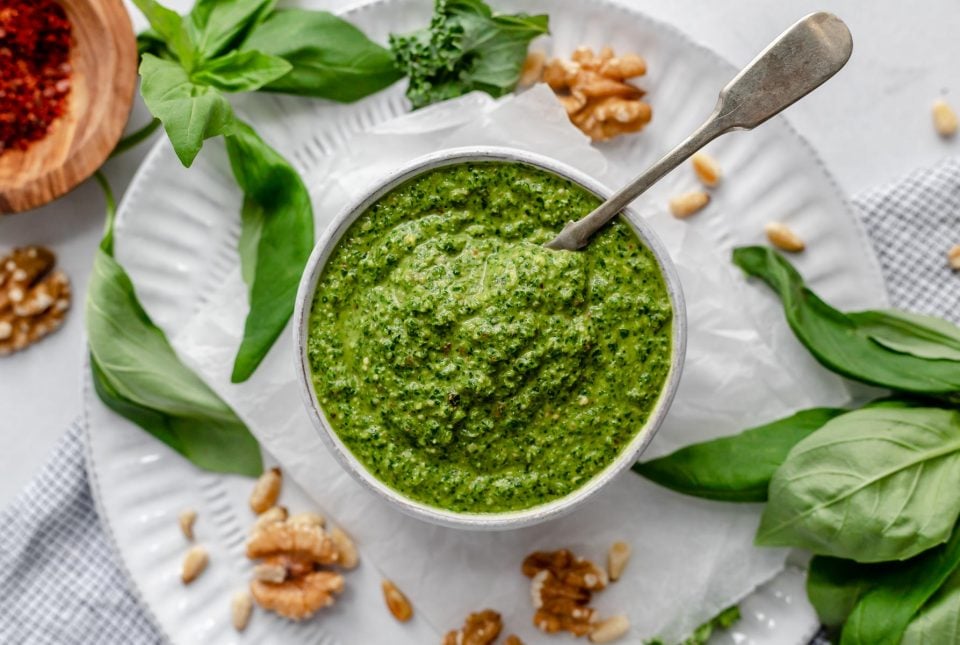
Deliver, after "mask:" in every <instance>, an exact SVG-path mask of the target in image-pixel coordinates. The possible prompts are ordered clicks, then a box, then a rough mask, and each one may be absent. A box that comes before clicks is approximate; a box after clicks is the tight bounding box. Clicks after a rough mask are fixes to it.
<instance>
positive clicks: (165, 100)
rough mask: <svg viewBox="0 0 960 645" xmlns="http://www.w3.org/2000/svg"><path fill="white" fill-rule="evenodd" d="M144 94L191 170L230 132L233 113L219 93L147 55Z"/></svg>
mask: <svg viewBox="0 0 960 645" xmlns="http://www.w3.org/2000/svg"><path fill="white" fill-rule="evenodd" d="M140 76H141V77H142V81H141V84H140V93H141V94H142V95H143V100H144V102H145V103H146V104H147V108H149V110H150V113H151V114H153V115H154V116H155V117H157V118H158V119H160V121H161V122H162V123H163V128H164V130H166V132H167V137H168V138H169V139H170V143H171V144H173V149H174V151H175V152H176V153H177V157H179V159H180V163H182V164H183V165H184V166H187V167H189V166H190V164H192V163H193V160H194V159H195V158H196V157H197V154H198V153H199V152H200V148H202V147H203V141H204V139H209V138H211V137H215V136H217V135H220V134H224V133H227V132H229V131H230V129H231V127H232V124H233V109H232V108H231V107H230V103H228V102H227V100H226V99H225V98H224V97H223V95H222V94H221V93H220V92H219V91H218V90H216V89H214V88H212V87H208V86H206V85H200V84H197V83H194V82H192V81H191V80H190V78H189V76H188V75H187V72H186V71H185V70H184V69H183V68H182V67H181V66H180V65H179V64H178V63H176V62H173V61H166V60H162V59H160V58H157V57H156V56H153V55H151V54H144V56H143V60H142V61H141V63H140Z"/></svg>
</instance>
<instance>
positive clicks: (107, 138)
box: [0, 0, 137, 213]
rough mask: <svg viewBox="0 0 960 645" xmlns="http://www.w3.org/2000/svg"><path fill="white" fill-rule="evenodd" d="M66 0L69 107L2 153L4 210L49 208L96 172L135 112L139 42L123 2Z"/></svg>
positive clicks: (0, 192) (0, 200) (0, 180)
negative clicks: (43, 130) (30, 138)
mask: <svg viewBox="0 0 960 645" xmlns="http://www.w3.org/2000/svg"><path fill="white" fill-rule="evenodd" d="M59 2H60V4H61V6H63V8H64V10H65V11H66V12H67V16H68V17H69V19H70V22H71V24H72V27H73V45H72V47H71V50H70V64H71V66H72V67H73V71H72V73H71V77H70V81H71V89H70V94H69V96H68V98H67V101H68V103H67V109H66V112H65V114H64V115H63V116H62V117H60V118H59V119H58V120H57V121H55V122H54V123H53V125H52V126H51V127H50V131H49V132H48V133H47V136H46V137H45V138H43V139H41V140H39V141H35V142H33V143H32V144H31V145H30V147H29V148H27V150H25V151H20V150H7V151H6V152H3V153H0V213H17V212H20V211H23V210H27V209H29V208H36V207H37V206H41V205H43V204H46V203H47V202H49V201H52V200H54V199H56V198H57V197H60V196H61V195H63V194H64V193H66V192H68V191H70V190H72V189H73V188H74V187H75V186H76V185H77V184H79V183H80V182H82V181H83V180H84V179H86V178H87V177H89V176H90V175H92V174H93V173H94V172H95V171H96V170H97V168H99V167H100V166H101V165H102V164H103V162H104V161H106V159H107V157H108V156H109V155H110V152H111V151H112V150H113V147H114V146H115V145H116V144H117V141H118V140H119V139H120V135H121V134H123V128H124V126H125V125H126V123H127V117H128V116H129V115H130V107H131V106H132V104H133V92H134V89H135V87H136V83H137V41H136V37H135V36H134V33H133V26H132V25H131V24H130V16H129V15H128V14H127V10H126V9H125V8H124V6H123V2H122V0H59Z"/></svg>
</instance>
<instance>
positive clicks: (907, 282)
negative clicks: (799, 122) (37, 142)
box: [0, 159, 960, 645]
mask: <svg viewBox="0 0 960 645" xmlns="http://www.w3.org/2000/svg"><path fill="white" fill-rule="evenodd" d="M853 204H854V207H855V209H856V210H857V211H858V213H859V214H860V216H861V217H862V218H863V221H864V222H865V223H866V227H867V230H868V232H869V234H870V237H871V239H872V241H873V244H874V247H875V248H876V250H877V254H878V256H879V258H880V264H881V266H882V268H883V274H884V278H885V279H886V283H887V288H888V289H889V291H890V298H891V302H892V303H893V305H895V306H897V307H901V308H904V309H910V310H913V311H917V312H920V313H928V314H935V315H940V316H945V317H947V318H949V319H951V320H953V321H954V322H958V323H960V273H957V272H954V271H951V270H950V269H949V268H948V266H947V259H946V258H947V250H948V249H949V248H950V246H952V245H953V244H956V243H958V242H960V159H949V160H947V161H945V162H943V163H941V164H939V165H938V166H936V167H934V168H932V169H928V170H922V171H918V172H915V173H913V174H911V175H909V176H908V177H906V178H905V179H903V180H901V181H899V182H898V183H896V184H893V185H891V186H888V187H883V188H879V189H876V190H872V191H869V192H867V193H866V194H864V195H861V196H859V197H858V198H856V199H855V200H854V202H853ZM83 456H84V449H83V432H82V427H81V426H80V424H79V422H77V423H74V425H73V426H71V428H70V429H69V430H68V432H67V434H66V436H65V437H64V438H63V440H61V442H60V444H59V445H58V446H57V448H56V450H55V451H54V454H53V457H52V459H51V460H50V462H49V463H48V464H47V465H46V466H45V467H44V468H43V470H42V471H41V472H40V474H39V475H38V476H37V478H36V479H35V480H34V481H33V483H31V484H30V485H29V486H28V487H27V488H26V489H25V490H24V491H23V492H22V493H21V494H20V496H19V497H18V498H17V500H16V501H15V502H14V503H13V505H12V506H11V507H10V508H8V509H7V510H5V511H4V512H2V513H0V527H2V530H0V643H22V644H24V645H33V644H35V643H36V644H41V645H46V644H57V645H59V644H62V643H77V644H80V643H83V644H87V643H97V644H98V645H112V644H114V643H118V644H119V643H123V644H124V645H127V644H129V645H139V644H140V643H160V642H163V637H162V636H161V634H160V632H159V631H158V629H157V628H156V626H155V625H154V624H153V622H152V620H151V618H150V617H149V616H148V613H147V611H146V610H145V609H144V608H143V607H142V606H141V605H140V604H139V601H138V600H137V598H136V595H135V594H134V593H133V591H132V586H131V583H130V581H129V580H127V578H126V575H125V573H124V572H123V570H122V569H121V567H120V565H119V564H118V559H117V556H116V555H115V554H114V552H113V550H112V546H111V545H110V544H109V542H108V539H107V537H106V535H105V533H104V530H103V527H102V526H101V525H100V522H99V520H98V518H97V514H96V510H95V508H94V505H93V500H92V498H91V496H90V488H89V486H88V484H87V474H86V471H85V468H84V460H83V459H84V457H83ZM817 642H818V643H825V642H826V641H824V640H822V639H820V640H818V641H817Z"/></svg>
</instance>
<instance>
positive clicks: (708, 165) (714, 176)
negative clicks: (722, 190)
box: [690, 151, 723, 188]
mask: <svg viewBox="0 0 960 645" xmlns="http://www.w3.org/2000/svg"><path fill="white" fill-rule="evenodd" d="M690 163H692V164H693V172H695V173H696V174H697V179H699V180H700V181H701V182H703V185H704V186H707V187H709V188H716V187H717V186H718V185H719V184H720V179H721V178H722V177H723V173H722V172H721V171H720V164H718V163H717V160H716V159H714V158H713V157H711V156H710V155H708V154H707V153H706V152H702V151H701V152H698V153H696V154H695V155H693V157H691V158H690Z"/></svg>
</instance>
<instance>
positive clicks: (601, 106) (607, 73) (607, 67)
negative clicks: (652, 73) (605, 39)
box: [542, 47, 653, 141]
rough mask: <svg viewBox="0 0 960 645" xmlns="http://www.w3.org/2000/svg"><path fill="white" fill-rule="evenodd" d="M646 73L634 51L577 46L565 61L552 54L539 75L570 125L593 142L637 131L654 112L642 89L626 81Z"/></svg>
mask: <svg viewBox="0 0 960 645" xmlns="http://www.w3.org/2000/svg"><path fill="white" fill-rule="evenodd" d="M646 72H647V64H646V61H644V60H643V58H641V57H640V56H637V55H636V54H624V55H622V56H615V55H614V53H613V50H612V49H611V48H609V47H604V48H603V49H601V50H600V52H599V53H594V51H593V50H592V49H590V48H589V47H578V48H577V49H576V51H574V52H573V54H571V56H570V60H566V59H562V58H554V59H552V60H550V61H549V62H548V63H547V64H546V65H544V66H543V73H542V80H543V82H545V83H546V84H547V85H549V86H550V88H551V89H552V90H553V91H554V93H555V94H556V95H557V98H558V99H559V101H560V102H561V103H562V104H563V106H564V108H565V109H566V111H567V115H568V116H569V117H570V120H571V121H572V122H573V124H574V125H575V126H577V127H578V128H579V129H580V130H581V131H582V132H583V133H584V134H586V135H587V136H589V137H590V138H591V139H593V140H594V141H605V140H607V139H611V138H613V137H615V136H617V135H620V134H625V133H627V132H637V131H639V130H642V129H643V128H644V126H646V125H647V124H648V123H649V122H650V119H651V118H652V117H653V110H652V109H651V107H650V104H649V103H646V102H645V101H643V100H642V98H643V96H644V91H643V90H641V89H640V88H639V87H636V86H635V85H632V84H630V83H628V82H627V81H628V80H630V79H632V78H636V77H637V76H642V75H644V74H646Z"/></svg>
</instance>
